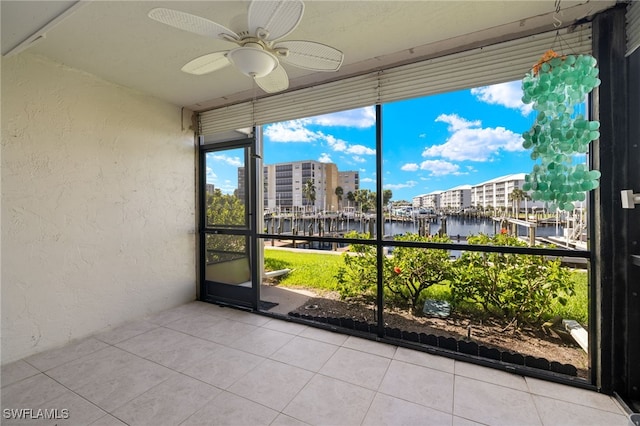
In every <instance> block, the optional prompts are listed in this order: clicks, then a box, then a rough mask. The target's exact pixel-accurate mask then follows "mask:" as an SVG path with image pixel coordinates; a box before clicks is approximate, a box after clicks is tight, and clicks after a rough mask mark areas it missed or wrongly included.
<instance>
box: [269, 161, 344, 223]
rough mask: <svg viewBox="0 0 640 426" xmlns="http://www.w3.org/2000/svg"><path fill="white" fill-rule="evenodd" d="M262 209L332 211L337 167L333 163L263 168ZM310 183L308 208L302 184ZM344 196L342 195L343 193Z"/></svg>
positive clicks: (334, 203) (301, 163) (291, 164)
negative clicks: (311, 193) (311, 198)
mask: <svg viewBox="0 0 640 426" xmlns="http://www.w3.org/2000/svg"><path fill="white" fill-rule="evenodd" d="M263 173H264V208H265V209H268V210H272V211H273V210H278V209H281V210H285V211H291V210H295V209H302V208H308V209H313V210H315V211H321V210H336V209H337V208H338V197H337V195H336V193H335V190H336V187H337V186H338V168H337V166H336V165H335V164H334V163H321V162H319V161H314V160H307V161H294V162H290V163H278V164H269V165H266V166H264V168H263ZM308 180H311V181H312V182H313V185H314V187H315V193H316V199H315V203H313V205H311V203H310V201H309V200H308V199H307V198H306V197H305V195H304V189H303V188H304V185H305V183H306V182H307V181H308ZM345 194H346V192H345Z"/></svg>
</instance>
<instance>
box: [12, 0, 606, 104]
mask: <svg viewBox="0 0 640 426" xmlns="http://www.w3.org/2000/svg"><path fill="white" fill-rule="evenodd" d="M73 4H74V2H73V1H42V2H39V1H7V0H2V2H1V6H2V52H3V53H6V52H8V51H10V49H11V48H13V47H14V46H16V45H18V44H19V42H20V41H21V40H23V39H26V38H27V37H29V36H30V35H32V33H34V32H35V31H36V30H38V29H39V28H41V27H42V26H43V25H45V24H46V23H47V22H49V21H51V20H52V19H54V18H55V17H56V16H58V15H60V13H62V12H63V11H64V10H65V9H67V8H68V7H69V6H72V7H73V8H72V10H71V12H70V13H67V14H66V15H63V18H64V19H58V21H59V22H55V21H54V24H55V25H50V27H51V28H47V29H46V37H44V38H41V39H40V40H38V41H37V42H36V43H33V44H32V45H31V46H29V47H28V48H27V49H26V52H28V53H32V54H38V55H43V56H47V57H49V58H51V59H52V60H54V61H57V62H60V63H62V64H65V65H67V66H70V67H73V68H77V69H81V70H84V71H87V72H89V73H92V74H95V75H97V76H100V77H102V78H104V79H106V80H109V81H112V82H114V83H118V84H121V85H123V86H127V87H130V88H133V89H136V90H140V91H142V92H145V93H148V94H150V95H153V96H155V97H158V98H161V99H164V100H166V101H169V102H171V103H174V104H176V105H180V106H186V107H189V108H192V109H194V110H202V109H207V108H211V107H214V106H219V105H224V104H228V103H231V102H235V101H239V100H243V99H247V98H251V97H253V96H254V95H256V96H263V95H264V94H263V93H262V92H261V91H260V90H259V89H255V88H254V87H253V82H252V81H251V79H249V78H248V77H245V76H243V75H242V74H240V73H239V72H237V71H236V70H235V69H234V68H233V67H227V68H225V69H223V70H220V71H217V72H214V73H212V74H208V75H204V76H194V75H190V74H185V73H183V72H181V71H180V68H181V67H182V66H183V65H184V64H185V63H186V62H188V61H190V60H191V59H193V58H195V57H197V56H200V55H203V54H206V53H211V52H215V51H219V50H227V49H229V48H232V47H233V45H232V44H230V43H227V42H224V41H220V40H211V39H207V38H205V37H201V36H198V35H195V34H190V33H187V32H184V31H180V30H177V29H174V28H171V27H168V26H166V25H162V24H160V23H158V22H155V21H152V20H151V19H149V18H148V17H147V13H148V11H149V10H151V9H153V8H155V7H167V8H173V9H178V10H182V11H186V12H189V13H192V14H195V15H199V16H202V17H205V18H208V19H210V20H213V21H215V22H218V23H220V24H222V25H225V26H228V27H229V28H231V29H232V30H236V31H239V30H241V28H240V26H241V25H242V23H243V22H245V20H246V12H247V7H248V4H249V3H248V2H247V1H186V0H185V1H172V2H162V1H153V0H151V1H100V0H94V1H88V2H83V3H82V4H81V5H75V6H73ZM614 4H615V1H614V0H611V1H590V2H589V1H563V2H562V3H561V7H562V10H561V13H560V15H559V17H560V19H561V20H562V21H563V24H568V23H572V22H575V21H576V20H580V19H582V18H585V17H587V16H589V15H592V14H593V13H595V12H598V11H600V10H603V9H606V8H608V7H611V6H612V5H614ZM554 10H555V1H553V0H551V1H546V0H534V1H481V0H476V1H402V0H394V1H348V0H347V1H318V0H309V1H307V2H306V8H305V14H304V17H303V18H302V22H301V23H300V25H299V27H298V28H297V29H296V30H295V31H294V32H293V33H292V34H290V35H289V36H288V37H286V40H312V41H317V42H320V43H324V44H328V45H331V46H334V47H336V48H338V49H340V50H342V51H343V52H344V55H345V59H344V63H343V66H342V68H341V70H340V71H338V72H337V73H314V72H311V71H307V70H302V69H298V68H295V67H293V66H285V68H286V70H287V72H288V73H289V77H290V79H291V88H292V89H293V88H296V87H303V86H308V85H311V84H317V83H318V82H322V81H327V80H331V79H337V78H341V77H346V76H348V75H353V74H358V73H362V72H365V71H368V70H375V69H380V68H383V67H387V66H389V65H391V64H397V63H406V62H410V61H414V60H417V59H420V58H424V57H429V56H433V55H436V54H441V53H443V52H448V51H455V50H458V49H459V48H460V47H461V46H478V45H482V44H486V43H489V42H494V41H498V40H502V39H506V38H512V37H513V35H514V34H517V35H524V34H529V33H534V32H537V31H539V30H540V29H546V30H548V29H553V22H554V21H553V19H552V16H553V15H552V14H553V12H554Z"/></svg>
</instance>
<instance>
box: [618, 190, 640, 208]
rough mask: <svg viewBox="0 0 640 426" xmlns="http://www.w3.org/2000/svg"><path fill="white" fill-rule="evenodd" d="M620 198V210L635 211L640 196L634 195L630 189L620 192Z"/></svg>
mask: <svg viewBox="0 0 640 426" xmlns="http://www.w3.org/2000/svg"><path fill="white" fill-rule="evenodd" d="M620 195H621V196H622V208H623V209H635V208H636V206H635V205H636V204H640V194H634V193H633V190H631V189H623V190H622V191H620Z"/></svg>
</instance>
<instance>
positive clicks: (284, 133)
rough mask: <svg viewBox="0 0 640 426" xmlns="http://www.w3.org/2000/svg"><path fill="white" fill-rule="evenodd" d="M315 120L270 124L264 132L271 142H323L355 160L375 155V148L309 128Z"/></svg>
mask: <svg viewBox="0 0 640 426" xmlns="http://www.w3.org/2000/svg"><path fill="white" fill-rule="evenodd" d="M314 122H315V118H314V119H307V118H305V119H301V120H292V121H285V122H282V123H275V124H270V125H269V126H267V127H266V129H265V131H264V134H265V136H266V137H267V138H269V140H270V141H271V142H302V143H310V142H322V143H325V144H326V145H328V147H329V148H331V150H333V151H336V152H344V153H345V154H352V155H354V157H353V161H355V162H364V161H365V160H363V159H362V158H361V157H360V156H362V155H375V153H376V151H375V149H372V148H369V147H366V146H364V145H359V144H355V145H352V144H350V143H349V142H347V141H344V140H342V139H338V138H336V137H335V136H333V135H326V134H324V133H323V132H321V131H313V130H311V129H309V128H308V127H307V126H309V125H311V124H313V123H314Z"/></svg>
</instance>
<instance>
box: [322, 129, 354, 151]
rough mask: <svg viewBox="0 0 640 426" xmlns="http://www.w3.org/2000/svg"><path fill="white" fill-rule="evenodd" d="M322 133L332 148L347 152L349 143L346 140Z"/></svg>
mask: <svg viewBox="0 0 640 426" xmlns="http://www.w3.org/2000/svg"><path fill="white" fill-rule="evenodd" d="M320 134H321V135H322V137H323V138H324V140H325V142H326V143H327V145H329V146H330V147H331V149H333V150H334V151H338V152H345V151H346V150H347V149H348V147H349V146H348V145H347V143H346V142H345V141H343V140H342V139H336V138H335V137H334V136H333V135H327V136H325V135H323V134H322V133H320Z"/></svg>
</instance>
